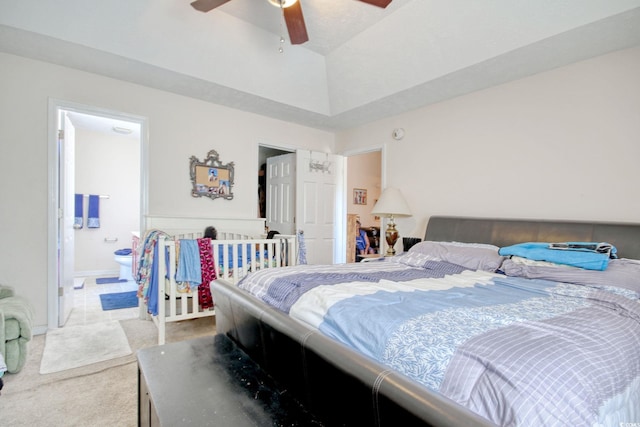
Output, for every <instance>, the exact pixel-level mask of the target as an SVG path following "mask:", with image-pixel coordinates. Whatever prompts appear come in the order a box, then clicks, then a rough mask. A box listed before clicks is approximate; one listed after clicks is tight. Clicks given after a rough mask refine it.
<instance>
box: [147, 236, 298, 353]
mask: <svg viewBox="0 0 640 427" xmlns="http://www.w3.org/2000/svg"><path fill="white" fill-rule="evenodd" d="M219 235H220V234H219ZM222 235H223V236H225V237H227V236H233V237H234V238H233V239H230V240H227V239H223V240H212V242H211V245H212V252H213V260H214V265H215V271H216V276H217V279H222V280H226V281H228V282H231V283H234V284H236V283H238V282H239V281H240V279H242V278H243V277H244V276H246V275H247V274H249V273H250V272H252V271H257V270H260V269H263V268H273V267H281V266H288V265H295V264H296V255H297V247H296V236H289V235H276V236H275V237H274V238H273V239H251V238H249V237H248V236H245V235H242V234H239V233H224V234H222ZM198 237H201V235H200V233H191V234H181V235H179V236H175V237H173V238H166V237H160V238H159V239H158V247H157V250H158V255H159V259H160V260H161V262H160V263H159V265H158V269H157V274H158V278H159V280H158V284H159V286H158V315H157V316H152V319H153V321H154V323H155V324H156V325H157V327H158V344H160V345H162V344H164V343H165V333H166V323H167V322H178V321H181V320H187V319H196V318H199V317H206V316H214V315H215V310H214V309H204V310H203V309H202V308H201V307H200V304H199V301H198V290H197V288H196V289H195V290H193V291H190V292H180V291H178V285H177V283H176V280H175V275H176V266H177V262H176V261H177V260H176V241H177V240H178V239H195V238H198ZM221 251H222V253H221ZM166 252H168V264H167V263H166V262H164V260H165V253H166ZM239 254H242V256H239ZM220 255H222V256H221V257H220ZM220 258H222V260H223V262H222V265H220V263H219V262H218V261H219V260H220ZM240 259H242V263H240ZM225 266H226V268H225ZM214 303H215V301H214Z"/></svg>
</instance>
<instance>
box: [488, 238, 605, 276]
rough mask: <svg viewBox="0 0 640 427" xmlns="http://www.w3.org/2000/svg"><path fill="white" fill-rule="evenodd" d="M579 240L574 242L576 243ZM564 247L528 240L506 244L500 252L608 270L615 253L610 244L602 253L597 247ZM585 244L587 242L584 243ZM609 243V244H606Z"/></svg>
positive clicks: (506, 254) (591, 268)
mask: <svg viewBox="0 0 640 427" xmlns="http://www.w3.org/2000/svg"><path fill="white" fill-rule="evenodd" d="M576 243H579V242H573V244H574V245H575V244H576ZM564 245H567V247H562V248H558V249H554V248H552V247H551V244H550V243H541V242H527V243H519V244H516V245H512V246H505V247H503V248H500V250H499V251H498V253H499V254H500V255H502V256H519V257H522V258H528V259H532V260H535V261H548V262H555V263H556V264H564V265H571V266H573V267H580V268H584V269H587V270H600V271H602V270H606V268H607V266H608V265H609V259H610V254H615V253H616V249H615V247H613V246H611V245H609V246H610V251H609V253H606V252H605V253H601V252H598V250H597V245H600V244H598V243H596V244H595V245H596V246H595V247H596V249H589V248H585V247H579V248H571V247H568V244H564ZM582 245H585V243H582ZM605 245H608V244H605Z"/></svg>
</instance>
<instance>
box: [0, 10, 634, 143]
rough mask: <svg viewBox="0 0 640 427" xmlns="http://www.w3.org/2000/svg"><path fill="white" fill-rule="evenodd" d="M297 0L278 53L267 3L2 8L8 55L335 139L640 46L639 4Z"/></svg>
mask: <svg viewBox="0 0 640 427" xmlns="http://www.w3.org/2000/svg"><path fill="white" fill-rule="evenodd" d="M299 3H300V6H301V7H302V10H303V13H304V20H305V24H306V29H307V32H308V35H309V41H307V42H304V43H302V44H297V45H291V44H290V43H289V41H288V39H287V41H286V42H285V43H284V45H283V47H284V52H283V53H278V46H280V37H281V35H283V30H282V16H281V14H282V11H281V10H280V9H279V8H275V7H273V6H272V5H271V4H270V3H269V2H268V1H266V0H232V1H228V2H226V3H224V4H222V5H221V6H219V7H217V8H215V9H214V10H211V11H209V12H208V13H201V12H198V11H196V10H194V8H193V7H191V6H190V1H189V0H154V1H148V0H147V1H139V2H130V1H128V0H110V1H106V2H86V1H85V0H65V1H64V2H59V1H56V0H0V52H6V53H10V54H15V55H20V56H24V57H28V58H33V59H37V60H42V61H47V62H51V63H54V64H59V65H63V66H66V67H70V68H75V69H79V70H83V71H87V72H91V73H96V74H100V75H104V76H107V77H112V78H116V79H120V80H124V81H128V82H132V83H137V84H141V85H145V86H149V87H152V88H157V89H160V90H165V91H169V92H173V93H177V94H181V95H185V96H189V97H193V98H197V99H201V100H204V101H208V102H212V103H216V104H220V105H224V106H228V107H231V108H236V109H239V110H243V111H247V112H252V113H256V114H260V115H264V116H268V117H272V118H276V119H280V120H286V121H289V122H293V123H298V124H301V125H305V126H310V127H314V128H318V129H323V130H328V131H338V130H342V129H349V128H353V127H357V126H360V125H363V124H366V123H369V122H371V121H375V120H378V119H382V118H385V117H390V116H394V115H397V114H401V113H404V112H407V111H410V110H413V109H416V108H420V107H423V106H426V105H429V104H432V103H436V102H440V101H443V100H446V99H450V98H453V97H456V96H460V95H464V94H467V93H470V92H473V91H477V90H482V89H485V88H488V87H491V86H495V85H498V84H501V83H505V82H508V81H512V80H515V79H519V78H522V77H526V76H529V75H533V74H536V73H540V72H544V71H547V70H551V69H553V68H556V67H560V66H564V65H567V64H571V63H573V62H576V61H580V60H584V59H588V58H591V57H594V56H598V55H602V54H605V53H608V52H613V51H615V50H619V49H625V48H629V47H633V46H638V45H640V0H615V1H611V0H537V1H532V0H489V1H482V2H475V1H469V0H448V1H437V0H393V1H392V2H391V3H390V4H389V6H388V7H387V8H385V9H382V8H379V7H375V6H372V5H370V4H367V3H365V2H362V1H354V0H332V1H326V0H299ZM60 23H64V24H63V25H60ZM284 36H285V38H287V35H286V31H285V34H284ZM274 76H275V77H277V78H274Z"/></svg>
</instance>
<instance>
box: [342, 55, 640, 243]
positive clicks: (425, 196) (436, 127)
mask: <svg viewBox="0 0 640 427" xmlns="http://www.w3.org/2000/svg"><path fill="white" fill-rule="evenodd" d="M639 76H640V48H634V49H628V50H624V51H620V52H616V53H612V54H609V55H605V56H601V57H598V58H595V59H591V60H586V61H583V62H580V63H576V64H573V65H570V66H566V67H562V68H559V69H556V70H553V71H549V72H545V73H541V74H538V75H535V76H532V77H529V78H525V79H522V80H518V81H514V82H511V83H508V84H504V85H501V86H497V87H493V88H489V89H486V90H484V91H480V92H476V93H473V94H470V95H466V96H463V97H459V98H456V99H453V100H450V101H447V102H442V103H439V104H435V105H432V106H429V107H425V108H422V109H419V110H416V111H413V112H410V113H406V114H403V115H399V116H396V117H391V118H387V119H384V120H380V121H377V122H375V123H371V124H369V125H366V126H362V127H359V128H357V129H351V130H348V131H345V132H342V133H340V134H339V135H338V136H337V145H338V151H339V152H342V151H349V150H355V149H362V148H363V147H368V146H381V145H383V144H385V145H386V185H388V186H393V187H398V188H400V189H401V190H402V192H403V194H404V196H405V198H406V199H407V202H408V204H409V207H410V208H411V210H412V212H413V216H412V217H411V218H401V219H398V220H397V224H398V229H399V231H400V233H401V235H404V236H422V235H423V234H424V230H425V226H426V222H427V220H428V218H429V217H430V216H431V215H436V214H444V215H476V216H483V217H516V218H537V219H543V218H547V219H575V220H602V221H628V222H640V190H639V188H640V187H639V184H640V167H638V163H639V162H640V77H639ZM397 127H402V128H404V129H405V131H406V136H405V137H404V139H403V140H401V141H394V140H393V139H392V138H391V132H392V130H393V129H394V128H397Z"/></svg>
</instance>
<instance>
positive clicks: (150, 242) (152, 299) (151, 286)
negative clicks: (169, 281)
mask: <svg viewBox="0 0 640 427" xmlns="http://www.w3.org/2000/svg"><path fill="white" fill-rule="evenodd" d="M160 237H170V236H169V235H168V234H167V233H165V232H164V231H160V230H149V231H147V232H146V234H145V236H144V239H143V245H142V253H141V255H140V261H139V263H138V272H137V273H136V278H135V279H136V283H137V284H138V298H144V300H145V302H146V304H147V310H148V312H149V313H150V314H152V315H154V316H157V315H158V286H159V284H158V281H159V278H158V269H157V265H158V260H159V259H160V258H159V256H158V250H157V248H158V239H159V238H160Z"/></svg>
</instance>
